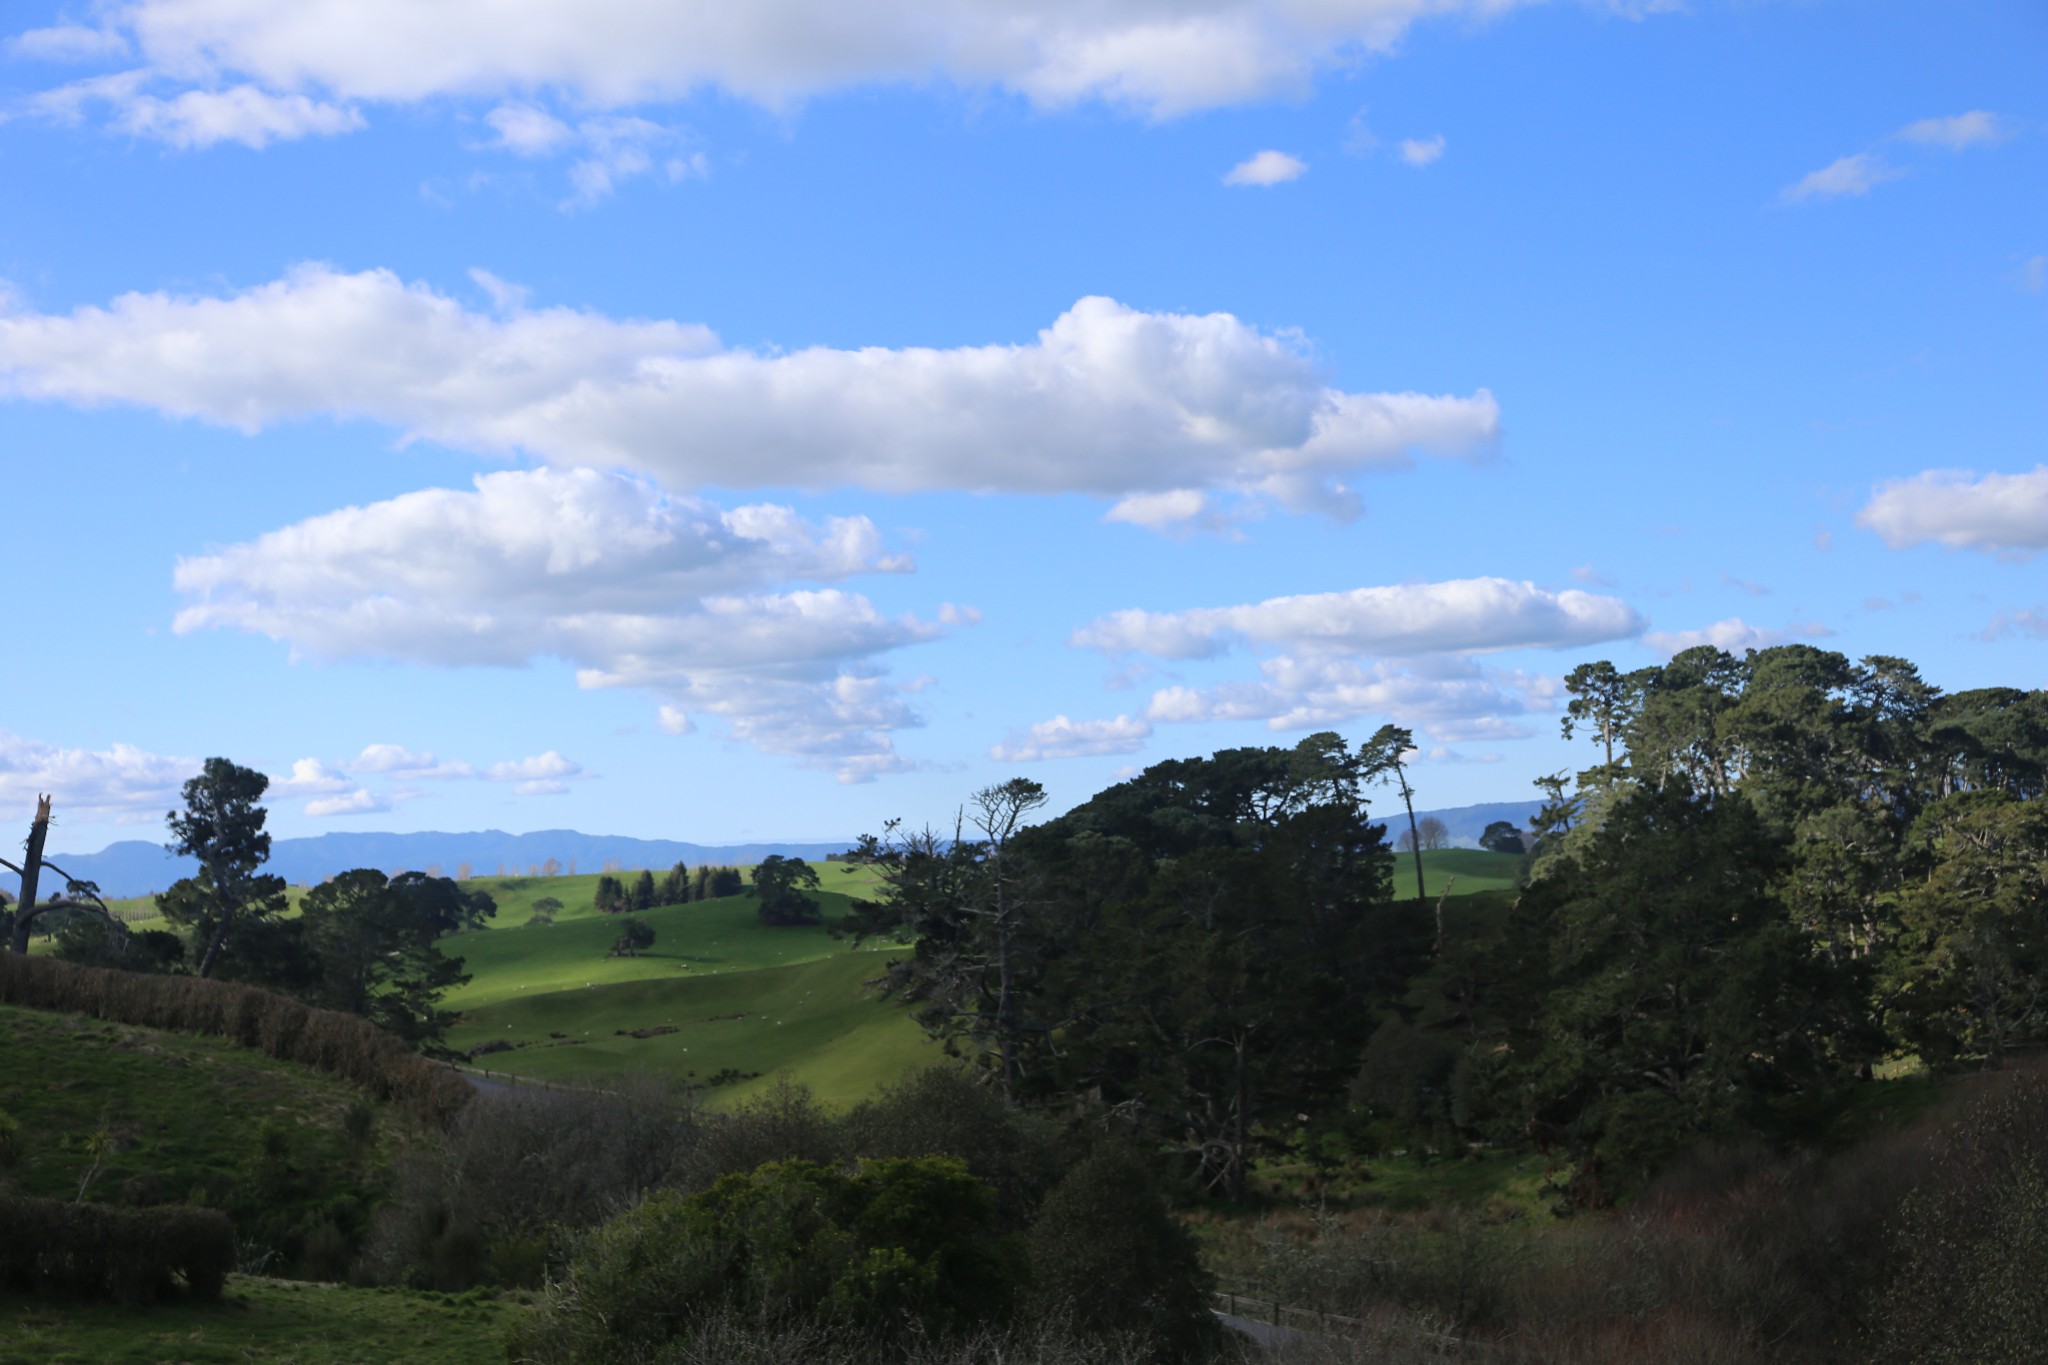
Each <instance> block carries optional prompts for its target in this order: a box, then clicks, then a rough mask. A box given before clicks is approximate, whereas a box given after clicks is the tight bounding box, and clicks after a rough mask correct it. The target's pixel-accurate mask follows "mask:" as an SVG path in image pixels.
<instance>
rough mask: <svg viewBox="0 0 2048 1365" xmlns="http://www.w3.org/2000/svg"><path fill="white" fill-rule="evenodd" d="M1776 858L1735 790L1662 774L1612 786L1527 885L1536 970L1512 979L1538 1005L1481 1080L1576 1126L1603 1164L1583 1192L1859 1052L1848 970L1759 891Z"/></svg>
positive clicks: (1649, 1165) (1837, 1067) (1616, 1185)
mask: <svg viewBox="0 0 2048 1365" xmlns="http://www.w3.org/2000/svg"><path fill="white" fill-rule="evenodd" d="M1783 859H1784V853H1783V851H1782V848H1781V846H1779V845H1778V844H1776V843H1775V842H1774V841H1773V840H1772V839H1771V838H1770V836H1769V834H1768V833H1767V831H1766V830H1765V828H1764V826H1763V825H1762V823H1761V822H1760V820H1759V819H1758V818H1757V816H1756V814H1755V812H1754V810H1753V808H1752V807H1751V806H1750V804H1749V803H1748V802H1747V801H1746V800H1745V799H1743V798H1742V797H1740V796H1729V797H1725V798H1723V799H1721V800H1719V801H1717V802H1712V803H1709V802H1707V801H1705V800H1700V799H1696V798H1694V797H1692V796H1691V795H1690V794H1689V793H1686V792H1685V791H1683V790H1682V789H1681V788H1679V787H1677V786H1675V785H1674V786H1672V787H1670V788H1667V789H1665V790H1662V791H1646V792H1639V793H1636V794H1633V795H1631V796H1628V797H1626V798H1624V799H1623V800H1621V801H1620V802H1619V803H1618V804H1617V805H1616V807H1615V808H1614V810H1613V812H1612V815H1611V817H1610V818H1609V819H1607V820H1606V821H1605V822H1604V823H1603V825H1602V826H1601V827H1600V828H1599V829H1598V830H1597V831H1596V832H1595V833H1594V834H1593V835H1592V837H1591V838H1590V840H1589V842H1588V843H1587V844H1586V846H1585V847H1584V849H1583V851H1582V852H1581V853H1580V855H1579V856H1578V857H1575V858H1573V859H1569V860H1566V861H1564V862H1562V863H1560V864H1558V865H1556V866H1555V867H1554V868H1553V870H1552V871H1551V873H1550V875H1548V876H1546V877H1544V878H1542V879H1541V880H1539V881H1537V882H1536V883H1535V884H1534V885H1533V886H1531V887H1530V889H1529V890H1528V891H1527V892H1526V893H1524V895H1523V897H1522V902H1521V905H1520V907H1519V909H1518V916H1519V918H1520V922H1521V924H1522V925H1523V926H1524V930H1525V932H1526V933H1529V934H1532V935H1534V936H1536V937H1537V938H1539V939H1540V941H1541V942H1542V944H1543V945H1544V946H1545V947H1546V948H1547V962H1544V963H1542V964H1541V967H1542V968H1547V970H1543V971H1542V975H1541V976H1540V977H1539V978H1536V980H1535V981H1534V982H1530V981H1526V980H1525V982H1524V989H1525V990H1528V991H1531V992H1532V994H1531V996H1529V997H1525V998H1529V999H1530V1000H1531V1003H1532V1004H1533V1005H1534V1007H1535V1010H1536V1015H1535V1017H1533V1018H1531V1019H1530V1020H1528V1021H1527V1023H1528V1026H1527V1028H1526V1031H1525V1032H1523V1033H1522V1035H1521V1037H1520V1038H1519V1039H1518V1040H1517V1045H1516V1047H1515V1048H1514V1050H1513V1052H1512V1054H1511V1055H1510V1057H1509V1058H1508V1059H1507V1060H1506V1062H1505V1065H1504V1067H1503V1069H1502V1070H1501V1071H1500V1072H1497V1073H1496V1074H1495V1076H1494V1078H1493V1079H1494V1080H1495V1082H1496V1084H1499V1085H1500V1086H1501V1088H1500V1089H1499V1090H1497V1091H1496V1103H1497V1104H1507V1105H1509V1106H1511V1107H1513V1106H1526V1107H1525V1108H1522V1109H1521V1116H1522V1117H1523V1118H1524V1120H1525V1122H1526V1123H1527V1125H1528V1126H1529V1127H1530V1128H1531V1129H1534V1128H1538V1127H1541V1128H1547V1129H1549V1130H1551V1131H1558V1132H1567V1131H1568V1132H1571V1133H1573V1134H1575V1135H1576V1139H1575V1140H1576V1143H1577V1144H1578V1145H1579V1147H1580V1149H1581V1153H1582V1154H1583V1155H1587V1156H1590V1158H1591V1160H1592V1162H1593V1164H1594V1168H1596V1169H1598V1170H1599V1171H1601V1172H1602V1173H1603V1175H1604V1177H1605V1181H1606V1184H1605V1185H1604V1187H1601V1188H1600V1189H1599V1190H1598V1191H1597V1193H1601V1194H1612V1193H1613V1192H1614V1191H1615V1190H1616V1189H1622V1188H1627V1187H1628V1186H1630V1185H1633V1184H1636V1183H1638V1182H1640V1181H1642V1180H1643V1179H1645V1178H1647V1177H1648V1176H1649V1175H1650V1174H1651V1172H1652V1171H1654V1169H1655V1168H1656V1166H1657V1165H1658V1164H1659V1163H1660V1162H1661V1161H1662V1160H1663V1159H1665V1158H1666V1157H1668V1156H1670V1155H1671V1154H1672V1153H1674V1152H1675V1151H1677V1150H1679V1149H1680V1148H1682V1147H1684V1146H1685V1145H1687V1144H1688V1143H1690V1142H1693V1141H1697V1140H1698V1139H1699V1138H1701V1137H1703V1136H1706V1135H1709V1134H1715V1133H1721V1132H1727V1131H1730V1130H1732V1129H1733V1128H1735V1127H1737V1126H1739V1125H1740V1124H1742V1123H1745V1122H1746V1123H1750V1124H1755V1123H1759V1122H1762V1121H1764V1120H1765V1118H1766V1117H1767V1112H1768V1107H1769V1106H1770V1105H1771V1104H1772V1103H1773V1102H1774V1101H1781V1100H1784V1099H1787V1098H1789V1097H1795V1096H1802V1097H1811V1096H1813V1095H1815V1094H1818V1093H1824V1092H1825V1091H1826V1090H1827V1089H1828V1087H1829V1086H1830V1085H1831V1084H1832V1083H1834V1082H1835V1081H1836V1080H1837V1078H1838V1076H1839V1075H1840V1073H1841V1072H1842V1071H1843V1069H1844V1065H1845V1059H1847V1058H1852V1057H1854V1056H1856V1055H1858V1045H1859V1043H1861V1042H1862V1040H1861V1039H1860V1038H1859V1036H1858V1034H1859V1029H1858V1023H1857V1020H1856V1016H1855V1008H1854V1002H1855V991H1856V982H1855V979H1854V978H1853V976H1851V975H1850V974H1848V973H1846V972H1842V971H1838V970H1835V969H1833V968H1832V967H1830V966H1829V964H1827V963H1826V962H1825V961H1824V960H1823V959H1821V958H1820V957H1818V956H1817V955H1816V954H1815V953H1814V952H1813V950H1812V947H1811V945H1810V943H1809V942H1808V941H1807V940H1806V939H1805V937H1804V936H1803V935H1802V934H1800V932H1799V931H1798V930H1797V929H1796V928H1795V927H1794V926H1793V925H1792V923H1791V921H1790V919H1789V917H1788V916H1787V914H1786V912H1785V909H1784V906H1783V905H1782V903H1781V902H1779V901H1778V900H1777V899H1776V898H1775V897H1774V896H1773V895H1772V894H1771V886H1772V883H1773V881H1774V880H1775V878H1776V876H1777V875H1778V873H1779V871H1780V869H1781V868H1782V865H1783ZM1529 965H1531V966H1537V965H1538V964H1535V963H1531V964H1529ZM1508 1095H1513V1096H1515V1097H1516V1098H1514V1099H1509V1098H1506V1097H1507V1096H1508Z"/></svg>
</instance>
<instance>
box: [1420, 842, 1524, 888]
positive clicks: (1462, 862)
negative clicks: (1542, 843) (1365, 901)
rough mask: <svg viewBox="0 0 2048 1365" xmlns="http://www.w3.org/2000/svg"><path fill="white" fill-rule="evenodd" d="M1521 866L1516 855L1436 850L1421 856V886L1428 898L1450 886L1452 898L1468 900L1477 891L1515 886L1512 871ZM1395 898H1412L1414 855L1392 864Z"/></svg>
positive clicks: (1468, 850) (1474, 850)
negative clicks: (1466, 897)
mask: <svg viewBox="0 0 2048 1365" xmlns="http://www.w3.org/2000/svg"><path fill="white" fill-rule="evenodd" d="M1521 863H1522V858H1521V855H1520V854H1518V853H1488V852H1487V851H1486V850H1485V849H1483V848H1436V849H1428V850H1425V851H1424V853H1423V855H1422V885H1423V888H1424V890H1425V892H1426V893H1427V894H1428V895H1431V896H1441V895H1442V894H1443V893H1444V887H1445V885H1446V884H1447V883H1448V884H1449V885H1450V890H1451V894H1452V895H1453V896H1470V895H1473V894H1475V893H1476V892H1480V891H1504V890H1507V889H1509V888H1511V887H1513V886H1514V884H1515V869H1516V868H1518V867H1520V866H1521ZM1394 894H1395V895H1396V896H1401V897H1407V896H1412V895H1414V894H1415V855H1414V854H1412V853H1400V854H1396V855H1395V861H1394Z"/></svg>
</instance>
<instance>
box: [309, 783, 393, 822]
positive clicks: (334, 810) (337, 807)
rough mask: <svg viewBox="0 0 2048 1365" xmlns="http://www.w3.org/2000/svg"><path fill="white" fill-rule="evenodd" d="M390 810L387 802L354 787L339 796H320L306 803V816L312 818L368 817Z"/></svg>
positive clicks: (361, 788)
mask: <svg viewBox="0 0 2048 1365" xmlns="http://www.w3.org/2000/svg"><path fill="white" fill-rule="evenodd" d="M390 809H391V805H390V803H389V802H388V801H386V800H385V799H384V798H383V797H381V796H379V795H377V794H376V793H375V792H373V791H370V790H368V789H366V788H363V787H356V788H354V789H353V790H351V791H349V792H347V793H345V794H343V795H340V796H322V797H319V798H317V799H315V800H312V801H308V802H307V803H306V814H308V815H313V816H321V815H370V814H374V813H375V812H377V811H386V810H390Z"/></svg>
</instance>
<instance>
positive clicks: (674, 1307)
mask: <svg viewBox="0 0 2048 1365" xmlns="http://www.w3.org/2000/svg"><path fill="white" fill-rule="evenodd" d="M1024 1276H1025V1265H1024V1256H1023V1249H1022V1247H1021V1246H1020V1245H1019V1244H1018V1242H1017V1240H1016V1239H1015V1238H1014V1237H1005V1236H1003V1235H1001V1234H1000V1233H999V1231H998V1229H997V1226H996V1201H995V1194H994V1192H993V1191H992V1190H990V1189H989V1187H988V1186H987V1185H986V1184H985V1183H983V1182H981V1181H979V1180H976V1179H975V1178H974V1177H973V1176H971V1175H969V1174H968V1173H967V1169H966V1165H965V1163H963V1162H962V1161H960V1160H959V1159H958V1158H955V1157H926V1158H918V1159H889V1160H879V1161H872V1162H862V1163H860V1164H859V1165H857V1166H855V1167H853V1168H851V1169H848V1168H834V1167H830V1166H823V1165H819V1164H817V1163H815V1162H807V1161H785V1162H773V1163H770V1164H769V1165H766V1166H763V1167H761V1168H760V1169H758V1170H756V1171H753V1172H750V1173H748V1174H746V1175H735V1176H728V1177H726V1178H725V1179H723V1180H721V1181H719V1182H718V1183H717V1184H716V1185H714V1186H713V1187H712V1188H711V1189H709V1190H706V1191H704V1192H702V1193H699V1194H694V1195H686V1194H682V1193H680V1192H677V1191H662V1192H660V1193H657V1194H654V1195H652V1196H650V1197H649V1198H648V1199H647V1200H646V1201H645V1202H644V1203H642V1204H641V1205H640V1206H639V1207H638V1208H636V1209H634V1210H633V1211H632V1212H630V1213H627V1214H624V1215H622V1216H621V1217H619V1218H616V1219H614V1220H612V1221H611V1222H610V1223H608V1224H606V1225H605V1226H604V1227H602V1228H600V1229H598V1230H597V1231H595V1232H593V1233H591V1234H590V1235H589V1236H588V1237H586V1238H585V1239H584V1240H583V1242H582V1244H581V1245H580V1246H579V1248H578V1251H577V1254H576V1257H575V1260H574V1262H573V1264H572V1266H571V1269H570V1273H569V1275H568V1277H567V1278H566V1279H565V1280H564V1281H563V1282H561V1283H560V1284H558V1285H556V1286H555V1287H554V1288H553V1289H552V1290H551V1291H550V1293H549V1295H548V1297H547V1299H546V1300H545V1301H544V1302H543V1303H542V1304H541V1306H539V1307H538V1308H537V1309H536V1310H535V1311H534V1312H533V1314H531V1315H530V1317H529V1318H528V1319H527V1321H525V1322H524V1323H523V1324H522V1325H521V1326H520V1327H519V1329H518V1330H517V1331H515V1333H514V1335H513V1338H512V1341H511V1343H510V1354H511V1355H512V1356H513V1358H514V1359H517V1360H532V1361H540V1362H549V1365H571V1363H572V1362H573V1363H574V1365H582V1363H583V1362H591V1363H592V1365H596V1363H597V1362H611V1361H616V1360H619V1359H621V1358H624V1357H629V1356H631V1355H633V1354H634V1353H636V1352H641V1353H644V1352H646V1351H648V1350H649V1349H650V1348H659V1347H660V1346H662V1345H664V1344H666V1343H669V1342H671V1341H673V1339H674V1338H676V1337H677V1335H678V1334H679V1333H681V1332H683V1331H684V1330H686V1329H687V1328H688V1326H689V1325H690V1324H691V1323H692V1322H693V1321H695V1320H698V1319H702V1318H707V1317H711V1316H714V1315H716V1314H718V1313H720V1312H724V1311H731V1312H736V1313H739V1314H741V1315H744V1316H746V1317H749V1318H754V1319H757V1320H763V1321H771V1322H785V1323H801V1322H810V1321H822V1322H824V1323H827V1324H831V1325H832V1326H834V1327H837V1328H839V1329H842V1330H846V1331H851V1332H855V1333H861V1334H866V1335H870V1336H883V1335H893V1334H896V1333H902V1332H906V1331H907V1332H910V1333H912V1334H913V1335H925V1336H950V1335H956V1334H959V1333H961V1332H963V1331H965V1330H969V1329H972V1328H973V1327H975V1326H977V1325H979V1324H981V1323H985V1322H989V1321H1000V1320H1001V1319H1002V1318H1004V1317H1005V1316H1007V1314H1008V1310H1009V1308H1010V1306H1011V1303H1012V1301H1013V1300H1014V1298H1015V1296H1016V1293H1017V1291H1018V1289H1019V1288H1020V1287H1021V1286H1022V1284H1023V1281H1024Z"/></svg>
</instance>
